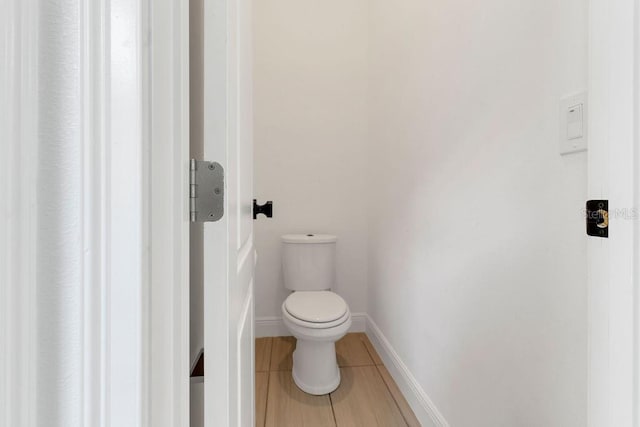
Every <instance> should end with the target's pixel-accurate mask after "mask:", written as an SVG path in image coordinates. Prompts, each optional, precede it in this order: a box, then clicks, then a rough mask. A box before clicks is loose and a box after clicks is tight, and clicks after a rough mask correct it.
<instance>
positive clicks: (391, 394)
mask: <svg viewBox="0 0 640 427" xmlns="http://www.w3.org/2000/svg"><path fill="white" fill-rule="evenodd" d="M382 366H384V364H383V365H382ZM375 367H376V372H377V373H378V375H379V376H380V379H381V380H382V383H383V384H384V386H385V388H386V389H387V391H388V392H389V395H390V396H391V398H392V399H393V403H395V404H396V408H398V412H400V415H402V419H403V420H404V423H405V424H406V425H407V426H409V420H408V419H407V417H406V415H405V414H404V411H403V410H402V408H401V407H400V405H399V404H398V400H397V399H396V397H395V396H394V395H393V393H392V392H391V389H390V388H389V384H387V382H386V381H385V379H384V375H382V372H380V365H375ZM385 369H386V366H385ZM391 380H392V381H393V378H391ZM403 397H404V396H403Z"/></svg>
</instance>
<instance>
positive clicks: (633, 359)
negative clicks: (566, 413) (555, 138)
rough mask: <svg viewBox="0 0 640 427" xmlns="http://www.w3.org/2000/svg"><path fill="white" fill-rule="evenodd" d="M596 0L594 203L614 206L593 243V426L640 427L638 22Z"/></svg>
mask: <svg viewBox="0 0 640 427" xmlns="http://www.w3.org/2000/svg"><path fill="white" fill-rule="evenodd" d="M635 3H636V2H635V1H634V0H590V5H589V6H590V19H589V104H590V105H589V151H588V170H589V172H588V174H589V179H588V181H589V184H588V198H589V199H608V200H609V210H610V215H609V219H610V222H609V224H610V232H609V236H610V238H609V239H599V238H595V237H589V238H588V243H587V252H588V318H589V319H588V322H589V323H588V342H589V350H588V425H589V427H608V426H616V427H632V426H638V423H639V421H640V420H639V419H638V413H639V411H640V404H639V398H640V396H639V395H638V384H640V371H639V366H638V356H639V353H638V344H639V342H640V340H639V336H638V334H639V333H640V328H639V327H638V321H639V316H640V305H639V304H640V301H639V300H638V291H637V289H638V283H639V280H638V279H639V271H640V258H639V255H640V252H639V250H638V248H639V247H640V234H639V227H638V212H639V211H638V200H639V199H638V195H639V190H640V183H639V182H638V178H639V176H640V160H639V159H640V157H639V152H640V150H639V149H638V143H639V142H640V141H639V139H638V136H639V135H638V131H639V129H640V115H639V114H640V109H639V106H640V104H639V101H640V98H639V94H640V91H639V89H640V74H639V70H640V68H639V64H640V30H639V25H640V18H639V17H640V15H639V9H640V8H639V7H638V6H637V5H636V4H635Z"/></svg>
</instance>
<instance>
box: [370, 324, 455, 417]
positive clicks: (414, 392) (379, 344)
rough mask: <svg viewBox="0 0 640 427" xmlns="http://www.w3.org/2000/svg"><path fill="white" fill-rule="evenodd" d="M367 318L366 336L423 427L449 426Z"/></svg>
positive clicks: (376, 326) (379, 331)
mask: <svg viewBox="0 0 640 427" xmlns="http://www.w3.org/2000/svg"><path fill="white" fill-rule="evenodd" d="M365 316H366V319H367V331H366V332H367V336H368V337H369V340H370V341H371V343H372V344H373V346H374V347H375V349H376V351H377V352H378V354H379V355H380V357H381V358H382V361H383V362H384V366H385V367H386V368H387V370H388V371H389V373H390V374H391V376H392V377H393V379H394V381H395V382H396V384H397V385H398V388H400V391H402V394H403V395H404V397H405V398H406V399H407V402H408V403H409V406H411V409H412V410H413V413H414V414H415V415H416V417H417V418H418V421H420V424H422V426H423V427H449V423H448V422H447V420H445V419H444V416H442V414H441V413H440V411H438V409H437V408H436V406H435V404H434V403H433V402H432V401H431V399H430V398H429V396H428V395H427V393H425V391H424V389H423V388H422V387H421V386H420V384H418V381H417V380H416V378H415V377H414V376H413V374H412V373H411V372H410V371H409V368H407V366H406V365H405V364H404V362H402V360H401V359H400V356H398V353H396V351H395V350H394V349H393V347H392V346H391V344H390V343H389V341H388V340H387V338H386V337H385V336H384V334H383V333H382V331H381V330H380V328H378V325H376V323H375V322H374V321H373V319H371V317H369V316H368V315H365Z"/></svg>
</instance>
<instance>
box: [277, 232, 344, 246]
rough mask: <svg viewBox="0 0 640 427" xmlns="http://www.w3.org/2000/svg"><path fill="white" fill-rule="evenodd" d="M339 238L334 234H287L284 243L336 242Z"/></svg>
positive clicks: (283, 239) (283, 238)
mask: <svg viewBox="0 0 640 427" xmlns="http://www.w3.org/2000/svg"><path fill="white" fill-rule="evenodd" d="M337 240H338V238H337V237H336V236H334V235H332V234H315V233H309V234H285V235H284V236H282V241H283V242H284V243H303V244H304V243H335V242H336V241H337Z"/></svg>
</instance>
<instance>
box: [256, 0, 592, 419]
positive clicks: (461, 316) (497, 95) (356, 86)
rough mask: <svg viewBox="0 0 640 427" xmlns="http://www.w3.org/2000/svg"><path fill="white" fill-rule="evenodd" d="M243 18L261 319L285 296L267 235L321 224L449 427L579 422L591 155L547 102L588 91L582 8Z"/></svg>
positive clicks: (355, 7)
mask: <svg viewBox="0 0 640 427" xmlns="http://www.w3.org/2000/svg"><path fill="white" fill-rule="evenodd" d="M254 17H255V49H256V68H255V94H256V98H255V113H256V114H255V138H256V139H255V140H256V144H255V149H256V153H255V157H256V174H255V176H256V196H257V197H258V198H259V199H260V201H264V200H266V199H273V200H274V202H275V211H274V212H275V213H274V219H273V220H265V219H261V220H260V221H258V222H257V223H256V243H257V247H258V253H259V259H258V271H257V280H256V310H257V315H258V317H260V316H277V315H279V313H280V303H281V301H282V300H283V299H284V297H285V295H286V293H285V291H284V290H283V289H282V284H281V277H280V252H279V241H278V236H279V235H280V234H282V233H285V232H306V231H314V232H316V231H323V232H333V233H336V234H338V235H339V236H340V237H341V241H340V246H339V247H340V254H339V260H340V263H341V264H340V268H339V271H338V275H339V276H338V277H339V278H340V285H339V287H338V292H340V293H341V294H343V295H345V296H346V297H347V300H348V302H349V304H350V306H351V309H352V311H365V310H366V311H367V312H368V313H369V315H370V316H371V318H372V319H373V321H374V322H375V323H376V324H377V325H378V327H379V328H380V329H381V331H382V333H383V334H384V335H385V336H386V338H387V339H388V340H389V341H390V343H391V344H392V346H393V348H394V349H395V350H396V352H397V353H398V355H399V356H400V358H401V359H402V361H403V362H404V363H405V364H406V365H407V367H408V368H409V370H410V371H411V373H412V374H413V375H414V376H415V378H416V380H417V382H418V383H419V385H420V386H421V387H422V388H423V389H424V391H425V392H426V393H427V394H428V395H429V396H430V398H431V399H432V400H433V402H434V403H435V405H436V407H437V408H438V409H439V410H440V412H442V414H443V415H444V417H445V418H446V419H447V421H448V422H449V424H450V425H452V426H473V427H482V426H488V427H489V426H490V427H496V426H505V427H511V426H518V427H521V426H536V427H537V426H545V427H547V426H563V427H564V426H569V427H570V426H576V427H578V426H584V425H586V397H587V396H586V390H587V387H586V384H587V383H586V373H587V364H586V362H587V347H586V340H587V313H586V238H585V236H584V225H583V218H582V211H581V210H582V206H583V204H584V200H585V198H586V179H587V176H586V155H585V154H584V153H580V154H575V155H570V156H565V157H561V156H560V155H559V154H558V148H557V145H558V143H557V140H558V127H559V123H558V107H559V100H560V98H562V97H563V96H565V95H568V94H571V93H573V92H576V91H579V90H581V89H584V88H585V87H586V84H587V81H586V70H587V2H586V1H583V0H567V1H563V2H557V1H552V0H526V1H521V2H513V1H509V0H488V1H485V2H475V1H472V0H457V1H453V2H437V3H436V2H424V1H419V0H398V1H394V2H388V1H384V0H369V1H364V0H362V1H360V0H350V1H348V2H340V3H337V2H334V1H331V2H316V1H305V2H299V1H294V0H288V1H286V0H273V1H267V2H257V3H256V7H255V15H254ZM364 26H367V28H366V29H365V28H364ZM365 85H366V86H365ZM363 117H364V118H363ZM365 119H366V123H365V122H364V120H365ZM363 129H366V132H367V133H366V135H363ZM365 223H366V224H368V225H367V227H366V229H365V228H363V224H365ZM365 254H366V255H365ZM364 266H367V267H366V268H367V272H365V271H363V268H364ZM365 289H366V296H365Z"/></svg>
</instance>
